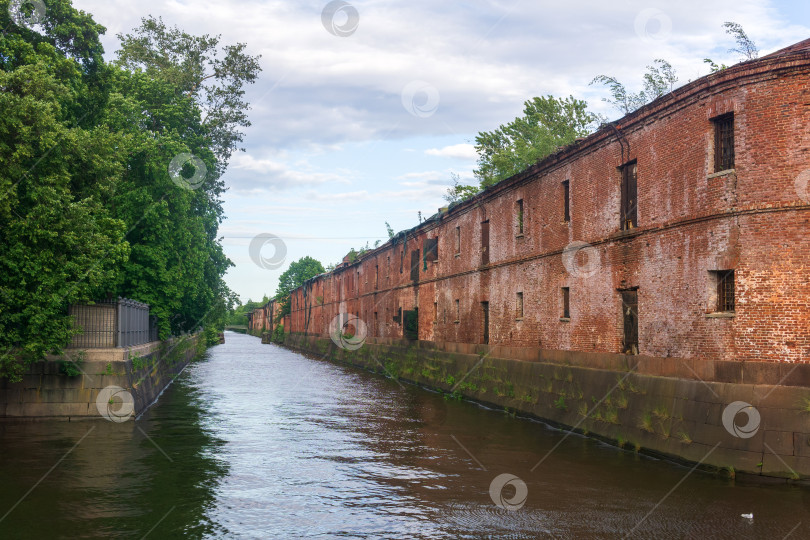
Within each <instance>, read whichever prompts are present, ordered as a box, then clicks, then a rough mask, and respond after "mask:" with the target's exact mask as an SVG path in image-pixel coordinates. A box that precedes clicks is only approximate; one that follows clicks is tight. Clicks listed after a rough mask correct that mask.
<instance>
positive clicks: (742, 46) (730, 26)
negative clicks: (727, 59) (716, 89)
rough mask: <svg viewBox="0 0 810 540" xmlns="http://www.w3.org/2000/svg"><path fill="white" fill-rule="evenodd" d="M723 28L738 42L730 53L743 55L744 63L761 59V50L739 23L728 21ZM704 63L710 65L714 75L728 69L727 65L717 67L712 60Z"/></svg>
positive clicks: (705, 59)
mask: <svg viewBox="0 0 810 540" xmlns="http://www.w3.org/2000/svg"><path fill="white" fill-rule="evenodd" d="M723 28H725V29H726V34H728V35H730V36H732V37H733V38H734V41H735V42H736V44H737V45H736V47H733V48H731V49H729V50H728V52H735V53H739V54H741V55H743V59H742V61H743V62H744V61H746V60H754V59H756V58H758V57H759V49H758V48H757V45H756V43H754V41H753V40H752V39H751V38H749V37H748V34H746V33H745V30H743V27H742V25H741V24H739V23H735V22H732V21H726V22H724V23H723ZM703 62H704V63H706V64H709V68H710V69H711V72H712V73H715V72H717V71H721V70H724V69H726V68H728V66H727V65H725V64H720V65H717V64H716V63H715V62H714V61H713V60H712V59H711V58H704V59H703Z"/></svg>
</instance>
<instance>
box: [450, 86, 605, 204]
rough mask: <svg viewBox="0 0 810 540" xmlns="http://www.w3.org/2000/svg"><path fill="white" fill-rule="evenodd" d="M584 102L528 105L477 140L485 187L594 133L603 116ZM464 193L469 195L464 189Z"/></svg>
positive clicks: (544, 100)
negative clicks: (588, 108) (503, 123)
mask: <svg viewBox="0 0 810 540" xmlns="http://www.w3.org/2000/svg"><path fill="white" fill-rule="evenodd" d="M587 107H588V104H587V103H586V102H584V101H582V100H578V99H574V98H573V97H568V98H566V99H560V98H555V97H553V96H547V97H535V98H533V99H531V100H529V101H527V102H526V103H525V106H524V109H523V114H524V116H521V117H518V118H515V119H514V120H513V121H512V122H510V123H508V124H505V125H502V126H500V127H498V129H496V130H494V131H491V132H486V131H483V132H481V133H479V134H478V135H477V136H476V138H475V150H476V151H477V152H478V168H477V169H476V170H475V171H474V173H475V176H476V177H477V178H478V180H479V181H480V183H481V187H482V188H486V187H488V186H491V185H494V184H496V183H498V182H500V181H501V180H503V179H505V178H508V177H510V176H512V175H514V174H517V173H519V172H521V171H523V170H525V169H526V168H528V167H530V166H531V165H534V164H535V163H537V162H538V161H539V160H541V159H542V158H544V157H546V156H548V155H550V154H552V153H553V152H554V151H555V150H557V149H558V148H560V147H562V146H566V145H568V144H570V143H572V142H574V140H575V139H577V138H578V137H584V136H586V135H588V134H589V133H591V132H592V130H593V127H594V126H595V124H597V123H598V121H599V117H598V116H597V115H595V114H593V113H590V112H588V110H587ZM462 192H466V190H465V189H462Z"/></svg>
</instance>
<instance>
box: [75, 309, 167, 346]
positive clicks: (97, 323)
mask: <svg viewBox="0 0 810 540" xmlns="http://www.w3.org/2000/svg"><path fill="white" fill-rule="evenodd" d="M68 314H69V315H71V316H72V317H73V319H74V321H75V324H76V326H77V327H79V328H82V329H83V333H81V334H77V335H75V336H73V339H72V340H71V343H70V347H71V348H76V349H99V348H115V347H133V346H135V345H142V344H144V343H149V342H150V341H157V339H158V331H157V319H156V317H154V316H150V315H149V304H144V303H142V302H136V301H135V300H129V299H127V298H119V299H118V300H108V301H104V302H98V303H96V304H92V305H87V304H77V305H72V306H70V308H69V309H68Z"/></svg>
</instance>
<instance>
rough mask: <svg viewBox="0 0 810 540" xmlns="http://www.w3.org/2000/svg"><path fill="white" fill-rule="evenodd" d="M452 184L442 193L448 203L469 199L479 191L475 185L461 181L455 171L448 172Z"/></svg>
mask: <svg viewBox="0 0 810 540" xmlns="http://www.w3.org/2000/svg"><path fill="white" fill-rule="evenodd" d="M450 178H451V179H452V180H453V185H452V186H451V187H449V188H447V193H445V194H444V195H443V197H444V200H445V201H447V202H448V203H450V204H453V203H457V202H463V201H466V200H467V199H471V198H473V197H475V196H476V195H478V194H479V193H480V192H481V188H479V187H477V186H468V185H464V184H462V183H461V177H459V175H458V174H456V173H450Z"/></svg>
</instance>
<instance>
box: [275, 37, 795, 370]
mask: <svg viewBox="0 0 810 540" xmlns="http://www.w3.org/2000/svg"><path fill="white" fill-rule="evenodd" d="M809 48H810V40H808V42H805V43H804V44H803V45H802V46H801V47H797V48H796V49H795V50H793V51H790V52H784V53H781V54H780V53H775V54H774V55H770V56H768V57H765V58H763V59H760V60H758V61H754V62H748V63H745V64H741V65H738V66H735V67H732V68H729V69H727V70H724V71H721V72H718V73H716V74H712V75H710V76H707V77H703V78H701V79H698V80H697V81H694V82H693V83H690V84H688V85H686V86H685V87H683V88H680V89H678V90H676V91H675V92H673V93H671V94H669V95H667V96H664V97H663V98H660V99H659V100H657V101H655V102H654V103H652V104H650V105H648V106H646V107H644V108H643V109H641V110H639V111H636V112H635V113H633V114H631V115H628V116H627V117H625V118H623V119H621V120H619V121H618V122H616V123H615V127H606V128H603V129H601V130H600V131H598V132H597V133H595V134H593V135H591V136H590V137H588V138H586V139H584V140H582V141H578V142H576V143H574V144H573V145H571V146H569V147H567V148H565V149H562V150H561V151H559V152H558V153H557V154H555V155H553V156H550V157H549V158H546V159H545V160H544V161H542V162H540V163H538V164H537V165H535V166H534V167H532V168H531V169H529V170H528V171H526V172H524V173H521V174H519V175H516V176H515V177H512V178H510V179H508V180H505V181H503V182H501V183H500V184H498V185H496V186H494V187H492V188H490V189H488V190H487V191H486V192H484V193H482V194H480V195H479V196H477V197H475V198H474V199H472V200H470V201H467V202H465V203H462V204H460V205H455V206H453V207H452V208H451V209H450V210H449V211H447V212H443V213H440V214H437V215H436V216H434V217H433V218H431V219H429V220H428V221H427V222H425V223H423V224H422V225H420V226H419V227H416V228H414V229H412V230H410V231H407V232H406V233H404V234H402V233H401V234H400V235H399V236H398V237H396V238H394V239H393V240H392V241H389V242H388V243H386V244H385V245H383V246H381V247H380V248H378V249H376V250H373V251H371V252H369V253H366V254H364V255H363V256H362V257H361V258H360V259H359V260H358V261H356V262H355V263H353V264H343V265H341V266H340V267H339V268H337V269H336V270H335V271H333V272H332V273H330V274H327V275H325V276H320V277H318V278H316V279H314V280H312V281H311V282H309V283H308V284H307V285H305V286H304V287H302V288H300V289H298V290H296V291H295V293H294V294H293V298H292V315H291V317H290V319H291V321H290V323H289V324H290V325H291V329H290V330H291V331H292V332H302V333H303V332H306V333H309V334H318V335H326V334H328V328H329V324H330V321H332V320H333V319H334V318H335V317H336V316H337V315H338V313H340V312H348V313H350V314H355V315H357V317H359V318H360V319H362V321H364V323H365V324H366V328H367V331H368V335H369V336H375V337H382V338H401V337H402V336H403V324H402V319H401V318H400V317H399V315H400V311H399V310H400V309H402V310H412V309H418V320H419V334H418V337H419V339H420V340H427V341H435V342H449V343H483V340H484V335H485V329H484V309H483V306H482V302H487V303H488V306H489V307H488V310H489V326H488V338H489V344H491V345H504V344H506V345H514V346H519V347H538V348H540V349H546V350H566V351H582V352H604V353H622V352H624V346H623V345H624V340H625V330H624V312H625V311H626V306H624V305H623V302H622V295H621V293H620V292H619V291H620V290H630V289H632V290H636V291H637V296H638V353H639V354H641V355H644V356H649V357H659V358H667V359H672V362H677V360H678V359H690V360H694V359H705V360H738V361H766V362H803V363H806V362H810V234H808V231H809V230H810V229H809V228H808V225H810V196H809V195H808V193H810V188H807V189H805V190H803V189H802V188H803V187H805V186H804V185H803V184H802V182H801V181H798V180H797V179H801V178H803V177H802V173H804V172H805V171H808V170H810V77H809V76H808V75H810V50H809ZM727 113H733V114H734V149H735V154H736V155H735V165H734V169H733V170H730V171H724V172H722V173H721V174H716V173H715V164H714V159H715V158H714V156H715V148H714V145H715V124H714V122H713V121H712V119H714V118H716V117H718V116H720V115H723V114H727ZM632 161H636V163H637V170H638V204H637V226H636V227H635V228H633V229H631V230H629V231H622V230H621V218H620V212H621V208H620V205H621V172H620V167H621V166H623V165H625V164H627V163H630V162H632ZM806 174H807V173H806ZM807 177H810V175H808V176H806V177H804V178H807ZM563 182H569V183H570V193H571V195H570V215H571V219H570V221H565V220H564V197H563V193H564V191H563V189H564V188H563ZM517 201H523V215H522V224H523V232H522V234H521V233H520V231H519V221H520V219H519V218H518V216H517V214H518V212H517ZM483 222H488V223H489V225H488V227H489V249H488V250H487V253H486V254H485V253H483V250H482V240H483V236H484V234H485V233H484V228H483V227H484V226H483V225H482V223H483ZM436 238H438V260H437V261H425V260H424V258H423V253H424V249H425V243H426V240H428V239H436ZM457 238H458V240H460V242H458V248H457ZM583 245H584V246H585V247H584V249H580V250H579V251H578V252H576V253H573V252H571V251H566V248H567V247H569V249H570V247H571V246H573V247H577V246H583ZM417 250H418V254H417V255H416V257H418V259H415V260H416V261H417V269H416V273H418V275H416V273H414V272H412V265H411V262H412V257H413V256H414V255H413V253H414V252H416V251H417ZM487 258H488V261H487ZM721 270H734V271H735V282H734V287H733V292H734V295H735V309H734V312H733V313H720V314H718V313H715V311H717V310H716V304H717V294H718V293H717V286H716V279H717V277H716V276H715V275H714V274H712V272H713V271H721ZM413 278H416V280H414V279H413ZM564 287H565V288H568V289H569V291H570V292H569V298H570V300H569V302H570V313H569V315H570V317H568V318H564V317H563V293H562V288H564ZM517 293H522V295H523V316H522V317H519V316H518V315H519V314H518V313H516V309H517ZM456 302H458V315H457V314H456V313H457V308H456Z"/></svg>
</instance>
